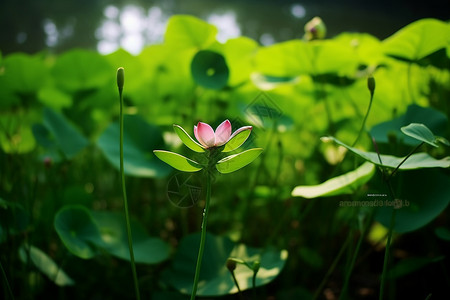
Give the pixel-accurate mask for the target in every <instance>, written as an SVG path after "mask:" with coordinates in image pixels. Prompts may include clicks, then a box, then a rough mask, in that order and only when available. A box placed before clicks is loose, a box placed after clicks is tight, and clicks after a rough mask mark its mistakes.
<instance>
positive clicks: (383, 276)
mask: <svg viewBox="0 0 450 300" xmlns="http://www.w3.org/2000/svg"><path fill="white" fill-rule="evenodd" d="M396 211H397V210H396V209H395V208H393V211H392V215H391V224H390V225H389V232H388V239H387V242H386V248H385V250H384V262H383V272H382V273H381V284H380V295H379V300H382V299H383V295H384V287H385V286H386V273H387V265H388V261H389V253H390V249H391V241H392V232H393V229H394V224H395V214H396Z"/></svg>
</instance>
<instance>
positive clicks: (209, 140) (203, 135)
mask: <svg viewBox="0 0 450 300" xmlns="http://www.w3.org/2000/svg"><path fill="white" fill-rule="evenodd" d="M194 134H195V137H196V138H197V140H198V141H199V142H200V144H202V145H203V146H205V147H207V148H209V147H213V146H214V143H215V141H216V138H215V135H214V130H213V129H212V127H211V126H209V125H208V124H206V123H203V122H198V124H197V127H194Z"/></svg>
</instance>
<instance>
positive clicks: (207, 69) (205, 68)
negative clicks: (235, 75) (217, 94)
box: [191, 50, 230, 90]
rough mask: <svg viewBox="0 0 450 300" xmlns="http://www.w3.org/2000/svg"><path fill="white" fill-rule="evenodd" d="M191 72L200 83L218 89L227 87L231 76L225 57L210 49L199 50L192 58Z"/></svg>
mask: <svg viewBox="0 0 450 300" xmlns="http://www.w3.org/2000/svg"><path fill="white" fill-rule="evenodd" d="M191 72H192V77H193V78H194V80H195V82H197V83H198V84H199V85H201V86H204V87H206V88H210V89H216V90H218V89H221V88H223V87H225V86H226V85H227V82H228V77H229V76H230V71H229V69H228V66H227V63H226V62H225V58H224V57H223V56H222V55H221V54H219V53H216V52H213V51H209V50H201V51H199V52H197V54H196V55H195V56H194V58H193V59H192V63H191Z"/></svg>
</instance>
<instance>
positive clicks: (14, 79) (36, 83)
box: [3, 53, 49, 94]
mask: <svg viewBox="0 0 450 300" xmlns="http://www.w3.org/2000/svg"><path fill="white" fill-rule="evenodd" d="M3 64H4V81H5V82H6V84H7V85H8V87H9V88H10V89H12V90H14V91H15V92H17V93H20V94H27V93H35V92H37V91H38V90H39V89H40V88H42V87H43V86H45V84H46V82H47V79H48V73H49V72H48V69H47V67H46V66H45V64H44V63H43V62H42V60H41V59H39V58H37V57H34V56H31V55H28V54H23V53H14V54H11V55H8V56H7V57H6V58H5V60H4V62H3Z"/></svg>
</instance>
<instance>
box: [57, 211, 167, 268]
mask: <svg viewBox="0 0 450 300" xmlns="http://www.w3.org/2000/svg"><path fill="white" fill-rule="evenodd" d="M131 228H132V233H133V245H134V253H135V261H136V262H137V263H143V264H157V263H160V262H162V261H164V260H166V259H167V258H168V256H169V250H170V248H169V246H168V245H167V244H166V243H165V242H163V241H162V240H161V239H159V238H154V237H150V236H148V234H147V233H146V231H145V230H144V228H143V227H142V225H140V224H139V223H138V222H136V221H135V220H133V221H132V223H131ZM55 230H56V232H57V233H58V235H59V237H60V238H61V240H62V241H63V243H64V245H65V246H66V248H67V249H68V250H69V251H70V252H71V253H72V254H74V255H76V256H78V257H80V258H83V259H90V258H93V257H94V256H96V255H98V254H99V253H100V250H103V251H106V252H107V253H109V254H111V255H113V256H115V257H118V258H121V259H124V260H130V254H129V252H128V242H127V233H126V229H125V220H124V217H123V214H118V213H111V212H91V211H89V210H88V209H87V208H85V207H83V206H79V205H72V206H65V207H63V208H62V209H61V210H60V211H59V212H58V213H57V214H56V216H55Z"/></svg>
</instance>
